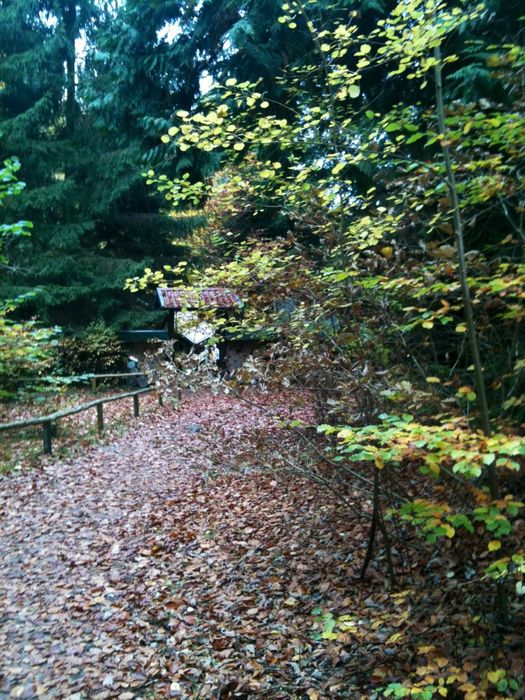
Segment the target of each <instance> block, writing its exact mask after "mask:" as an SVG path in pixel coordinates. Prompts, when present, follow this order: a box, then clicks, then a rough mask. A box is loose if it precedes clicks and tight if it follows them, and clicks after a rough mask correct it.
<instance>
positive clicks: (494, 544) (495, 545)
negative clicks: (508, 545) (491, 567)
mask: <svg viewBox="0 0 525 700" xmlns="http://www.w3.org/2000/svg"><path fill="white" fill-rule="evenodd" d="M488 549H489V552H497V551H498V549H501V542H500V541H499V540H491V541H490V542H489V547H488Z"/></svg>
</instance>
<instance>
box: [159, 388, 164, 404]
mask: <svg viewBox="0 0 525 700" xmlns="http://www.w3.org/2000/svg"><path fill="white" fill-rule="evenodd" d="M159 406H164V399H163V397H162V391H159Z"/></svg>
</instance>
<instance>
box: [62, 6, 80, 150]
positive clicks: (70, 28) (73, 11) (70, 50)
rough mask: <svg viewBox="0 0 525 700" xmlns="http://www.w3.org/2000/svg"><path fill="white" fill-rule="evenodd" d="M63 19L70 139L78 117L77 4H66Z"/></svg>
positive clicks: (67, 119)
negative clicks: (76, 72) (76, 73)
mask: <svg viewBox="0 0 525 700" xmlns="http://www.w3.org/2000/svg"><path fill="white" fill-rule="evenodd" d="M62 17H63V21H64V34H65V38H66V56H65V65H66V107H65V113H66V132H67V135H68V137H70V136H72V134H73V133H74V131H75V125H76V117H77V95H76V75H75V68H76V48H75V41H76V39H77V38H78V22H77V8H76V3H75V2H68V3H66V4H65V6H64V10H63V15H62Z"/></svg>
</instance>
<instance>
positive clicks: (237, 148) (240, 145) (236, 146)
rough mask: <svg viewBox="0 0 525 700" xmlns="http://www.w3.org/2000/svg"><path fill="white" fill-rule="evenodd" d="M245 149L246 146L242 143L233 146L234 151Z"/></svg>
mask: <svg viewBox="0 0 525 700" xmlns="http://www.w3.org/2000/svg"><path fill="white" fill-rule="evenodd" d="M243 148H244V144H243V143H241V142H240V141H239V142H238V143H234V144H233V149H234V150H235V151H242V150H243Z"/></svg>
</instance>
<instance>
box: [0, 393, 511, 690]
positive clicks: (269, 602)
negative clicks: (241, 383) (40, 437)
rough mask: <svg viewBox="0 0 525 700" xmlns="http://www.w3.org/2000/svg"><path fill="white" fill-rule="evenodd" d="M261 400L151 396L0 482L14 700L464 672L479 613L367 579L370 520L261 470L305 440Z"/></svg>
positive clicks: (0, 661) (285, 411)
mask: <svg viewBox="0 0 525 700" xmlns="http://www.w3.org/2000/svg"><path fill="white" fill-rule="evenodd" d="M258 402H259V403H260V404H262V406H263V408H262V409H261V408H257V407H256V406H255V405H253V404H246V403H244V402H241V401H239V400H238V399H235V398H233V397H231V396H225V395H222V396H212V395H205V396H203V395H199V396H190V397H187V398H185V400H184V401H183V403H182V405H181V406H180V407H175V406H164V407H163V408H157V409H155V408H154V398H153V397H152V396H151V397H148V399H147V400H146V401H145V402H144V403H145V407H147V411H146V413H145V415H144V416H143V417H142V418H139V419H135V420H134V421H133V422H130V423H129V424H128V427H127V428H126V429H125V432H124V433H123V434H122V435H120V436H114V437H113V439H112V440H111V441H110V442H109V443H106V444H98V445H96V444H95V445H93V444H86V445H85V446H84V450H83V452H82V454H74V453H71V454H70V456H69V457H68V456H67V455H66V456H61V457H58V458H57V457H50V456H47V457H40V458H39V460H38V463H35V464H33V467H32V468H31V469H21V470H19V471H15V472H12V473H10V474H8V475H5V476H3V477H1V478H0V552H1V553H2V556H1V560H0V700H7V698H22V699H26V700H27V699H29V698H44V699H46V698H69V699H70V700H84V699H86V700H87V699H91V698H92V699H93V700H103V699H113V698H118V699H119V700H132V699H133V698H209V699H212V698H216V699H219V698H222V699H223V700H224V699H225V698H234V697H237V698H282V699H285V698H305V699H308V698H309V699H310V700H317V699H322V698H360V697H375V696H374V693H373V692H371V693H369V692H368V691H369V690H370V689H371V688H372V687H374V686H375V687H379V686H381V685H382V684H384V685H386V684H387V683H388V682H389V681H391V680H392V679H400V680H401V679H402V678H403V674H408V672H409V670H410V669H414V668H415V667H416V666H418V664H419V665H420V666H421V665H422V664H423V668H424V669H427V670H426V671H424V673H427V677H428V673H431V672H432V669H434V671H436V672H437V674H439V673H440V672H442V673H450V672H454V671H453V669H454V668H455V667H453V666H452V664H453V661H452V660H451V659H452V657H453V656H454V654H455V652H454V648H453V647H454V644H460V645H461V644H462V642H461V639H462V635H461V628H462V625H463V624H464V623H465V625H466V617H463V618H462V617H461V615H462V613H460V612H459V609H458V610H455V608H454V604H453V603H452V602H451V600H450V599H449V600H448V601H447V600H445V603H446V606H447V610H444V609H442V610H440V608H439V605H440V604H442V603H443V600H444V599H443V591H434V590H432V589H430V590H429V591H425V592H423V591H417V592H416V590H415V589H414V587H412V588H410V587H406V588H405V590H402V591H401V592H399V591H398V592H397V593H389V592H388V590H387V583H386V581H385V575H384V562H381V561H376V562H375V563H374V565H373V566H372V567H371V569H370V572H369V576H368V578H367V581H366V582H365V583H359V582H357V580H356V575H357V574H358V573H359V566H360V563H361V562H362V560H363V556H364V551H365V549H366V540H367V538H366V535H367V527H368V525H367V523H366V520H364V521H363V520H355V519H353V517H352V515H351V514H349V512H348V510H347V508H346V507H344V506H343V505H342V504H341V503H340V502H338V501H336V500H335V499H333V498H331V497H330V496H329V495H327V493H326V492H323V491H322V490H320V488H319V487H318V486H316V485H315V484H313V483H311V482H310V481H307V480H305V479H303V478H302V477H299V476H297V475H292V474H290V473H288V472H271V471H268V470H267V469H266V470H265V469H262V468H261V464H260V459H259V454H258V449H259V447H260V440H261V435H262V434H264V435H268V434H270V435H271V436H272V438H273V440H274V441H276V443H279V444H281V447H282V446H283V445H286V441H287V440H288V439H289V438H288V437H287V433H286V431H284V430H283V428H282V427H281V425H280V423H279V420H277V419H276V418H274V417H273V416H275V415H279V416H280V417H282V418H286V419H290V418H292V417H294V418H296V417H298V418H302V419H306V420H308V419H309V417H310V418H311V411H310V409H309V407H308V405H307V402H305V401H304V397H298V398H297V397H296V399H295V400H294V401H290V395H289V394H282V395H266V396H261V397H258ZM114 410H116V409H114ZM348 496H349V497H353V498H354V499H355V502H356V503H357V502H359V507H360V509H361V510H365V511H366V509H367V508H368V505H369V504H367V502H366V501H364V502H363V498H362V496H361V495H360V494H359V493H358V492H355V493H352V492H349V494H348ZM438 604H439V605H438ZM331 611H334V614H335V615H338V616H341V615H343V616H344V615H346V616H347V617H346V622H345V626H344V632H343V633H338V634H335V633H333V631H334V626H333V624H332V623H331V619H332V618H331V615H332V612H331ZM454 615H456V618H455V619H454ZM450 616H452V620H451V619H450ZM454 626H455V629H454ZM327 629H329V630H332V631H331V632H330V631H329V632H328V638H321V633H322V632H323V630H324V631H325V633H326V630H327ZM335 631H336V632H337V630H335ZM468 634H472V632H471V629H470V628H469V630H468ZM330 635H331V636H330ZM325 637H326V634H325ZM479 653H480V652H479V648H477V647H476V645H475V644H473V645H471V649H470V650H469V649H465V650H464V651H462V652H461V654H462V658H461V663H463V667H462V668H460V669H456V670H457V673H458V674H463V675H464V676H465V679H466V678H467V674H468V671H469V668H473V667H474V664H473V663H472V661H474V662H475V661H476V658H479ZM483 653H484V654H485V656H487V654H489V652H486V651H484V652H483ZM494 654H495V655H496V656H497V651H495V652H494ZM496 656H495V657H494V660H496ZM519 658H521V657H520V655H519V653H518V652H517V655H516V659H517V660H518V659H519ZM507 660H508V659H507ZM518 671H519V669H518ZM463 696H464V693H463V694H462V695H461V696H458V697H463ZM465 697H466V696H465ZM476 697H477V696H476ZM479 697H482V696H479Z"/></svg>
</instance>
